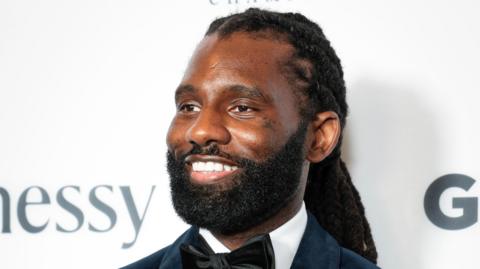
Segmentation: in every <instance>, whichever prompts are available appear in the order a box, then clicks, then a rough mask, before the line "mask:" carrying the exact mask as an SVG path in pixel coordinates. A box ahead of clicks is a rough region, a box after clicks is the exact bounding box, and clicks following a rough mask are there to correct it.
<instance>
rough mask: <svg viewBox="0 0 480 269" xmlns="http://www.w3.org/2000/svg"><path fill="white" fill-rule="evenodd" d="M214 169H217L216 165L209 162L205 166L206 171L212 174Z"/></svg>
mask: <svg viewBox="0 0 480 269" xmlns="http://www.w3.org/2000/svg"><path fill="white" fill-rule="evenodd" d="M214 169H215V165H214V164H213V162H207V164H206V165H205V171H207V172H211V171H213V170H214Z"/></svg>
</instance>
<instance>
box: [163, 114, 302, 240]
mask: <svg viewBox="0 0 480 269" xmlns="http://www.w3.org/2000/svg"><path fill="white" fill-rule="evenodd" d="M306 127H307V125H306V124H302V123H301V124H300V126H299V128H298V129H297V131H296V132H295V133H294V134H293V135H292V136H291V137H290V138H289V140H288V141H287V143H285V145H284V146H283V147H282V148H281V149H280V150H279V151H278V152H277V153H276V154H274V155H272V156H271V157H270V158H268V159H267V160H266V161H264V162H261V163H257V162H254V161H252V160H249V159H244V158H237V157H234V156H230V155H227V154H225V153H222V152H220V150H219V148H218V145H217V144H215V143H214V144H211V145H210V146H209V147H208V148H207V149H202V148H200V147H199V146H194V147H193V149H192V150H191V151H190V152H189V153H187V154H185V155H183V156H180V158H179V159H178V160H176V159H175V158H174V156H173V154H172V153H171V152H169V151H168V152H167V169H168V173H169V174H170V179H171V181H170V189H171V194H172V201H173V206H174V208H175V211H176V212H177V214H178V215H179V216H180V217H181V218H182V219H183V220H184V221H185V222H187V223H189V224H191V225H196V226H198V227H202V228H205V229H208V230H210V231H212V232H215V233H220V234H224V235H230V234H235V233H239V232H242V231H245V230H247V229H249V228H252V227H254V226H256V225H258V224H260V223H262V222H264V221H266V220H267V219H269V218H270V217H272V216H273V215H275V214H276V213H277V212H278V211H279V210H280V209H282V208H283V207H285V206H286V205H287V204H288V203H289V202H290V201H291V200H292V198H293V197H294V194H295V193H296V192H297V191H298V188H299V186H300V176H301V172H302V165H303V161H304V156H303V155H304V153H303V152H304V150H303V145H304V141H305V135H306V130H307V128H306ZM191 154H208V155H219V156H222V157H227V156H228V159H230V160H232V161H234V162H236V163H237V164H238V167H239V168H240V169H242V171H239V172H240V173H238V174H237V175H235V176H234V177H233V178H232V180H231V181H230V182H228V183H229V184H228V186H227V187H226V186H225V184H221V183H218V184H210V185H199V184H192V181H191V179H190V177H189V176H188V174H187V171H186V165H185V158H186V157H187V156H188V155H191Z"/></svg>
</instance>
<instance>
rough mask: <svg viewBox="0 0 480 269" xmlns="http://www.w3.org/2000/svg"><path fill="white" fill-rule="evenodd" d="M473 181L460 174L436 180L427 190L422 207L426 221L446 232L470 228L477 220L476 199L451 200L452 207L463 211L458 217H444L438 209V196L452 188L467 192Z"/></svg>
mask: <svg viewBox="0 0 480 269" xmlns="http://www.w3.org/2000/svg"><path fill="white" fill-rule="evenodd" d="M473 184H475V180H474V179H473V178H471V177H469V176H466V175H461V174H449V175H445V176H442V177H440V178H438V179H436V180H435V181H434V182H433V183H432V184H430V186H429V187H428V189H427V192H426V193H425V198H424V200H423V206H424V208H425V213H426V214H427V217H428V219H429V220H430V221H431V222H432V223H433V224H435V225H436V226H438V227H440V228H443V229H447V230H460V229H464V228H467V227H469V226H472V225H473V224H475V223H476V222H477V220H478V198H477V197H461V198H459V197H455V198H453V199H452V207H453V208H460V209H463V214H462V216H460V217H450V216H447V215H445V214H444V213H443V212H442V210H441V208H440V196H441V195H442V193H443V192H445V190H447V189H449V188H453V187H457V188H461V189H463V190H465V191H468V190H469V189H470V188H471V187H472V186H473Z"/></svg>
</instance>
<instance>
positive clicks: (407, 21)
mask: <svg viewBox="0 0 480 269" xmlns="http://www.w3.org/2000/svg"><path fill="white" fill-rule="evenodd" d="M477 3H478V2H477V1H466V0H463V1H456V2H452V1H438V0H437V1H415V0H404V1H396V2H388V3H387V2H386V1H372V0H365V1H354V0H351V1H346V0H345V1H329V0H322V1H313V0H312V1H307V0H290V1H288V0H277V1H275V0H270V1H267V0H263V1H262V0H256V1H255V0H250V1H248V0H238V1H236V0H210V1H209V0H197V1H193V0H191V1H148V0H139V1H124V0H122V1H108V0H95V1H94V0H84V1H60V0H45V1H34V0H20V1H18V0H17V1H13V0H3V1H1V2H0V199H1V200H0V204H1V206H2V207H0V210H1V211H0V212H1V213H2V215H1V216H2V221H1V222H0V225H1V226H0V228H1V230H0V231H1V232H0V268H2V269H3V268H5V269H10V268H27V269H29V268H32V269H33V268H35V269H41V268H72V269H73V268H116V267H119V266H121V265H125V264H127V263H130V262H132V261H134V260H136V259H138V258H140V257H143V256H145V255H147V254H149V253H151V252H154V251H156V250H158V249H160V248H161V247H163V246H165V245H167V244H169V243H170V242H172V240H174V239H175V238H176V237H177V236H178V235H179V234H180V233H182V232H183V230H184V229H185V228H186V227H187V226H186V225H185V224H184V223H182V222H181V220H180V219H179V218H178V217H177V216H176V215H175V213H174V211H173V209H172V207H171V205H170V196H169V188H168V176H167V175H166V172H165V158H164V156H165V150H166V146H165V133H166V130H167V128H168V125H169V121H170V118H171V117H172V115H173V113H174V105H173V103H174V102H173V90H174V89H175V87H176V86H177V83H178V82H179V80H180V78H181V76H182V73H183V71H184V68H185V66H186V63H187V60H188V58H189V56H190V54H191V53H192V50H193V48H194V46H195V45H196V43H197V42H198V41H199V40H200V39H201V37H202V35H203V33H204V31H205V30H206V27H207V25H208V24H209V22H210V21H211V20H212V19H213V18H215V17H217V16H221V15H226V14H229V13H231V12H234V11H239V10H243V9H245V8H247V7H249V6H260V7H264V8H269V9H273V10H279V11H300V12H302V13H304V14H305V15H307V16H308V17H310V18H311V19H313V20H315V21H316V22H318V23H319V24H320V25H321V27H322V28H323V29H324V31H325V33H326V35H327V36H328V38H329V39H330V40H331V42H332V44H333V46H334V48H335V49H336V51H337V53H338V55H339V56H340V58H341V59H342V62H343V65H344V69H345V74H346V75H345V79H346V82H347V85H348V100H349V103H350V106H351V114H350V117H349V123H348V127H347V130H346V138H345V140H346V141H345V149H344V155H345V156H344V158H345V159H346V160H347V163H348V164H349V167H350V170H351V173H352V177H353V178H354V181H355V183H356V185H357V186H358V188H359V190H360V192H361V194H362V197H363V201H364V204H365V207H366V210H367V215H368V218H369V220H370V223H371V226H372V230H373V233H374V238H375V240H376V243H377V248H378V252H379V265H381V266H382V267H384V268H392V269H401V268H420V269H427V268H429V269H447V268H448V269H450V268H472V269H473V268H478V262H477V261H476V259H477V256H478V254H479V251H478V248H479V243H480V222H478V221H477V220H476V219H475V216H478V206H477V207H475V205H478V200H475V199H474V198H478V197H479V196H480V183H478V182H477V183H476V184H475V183H474V184H473V186H472V187H471V188H470V189H469V190H463V189H461V188H446V190H445V192H443V194H442V195H441V196H440V208H441V210H442V212H443V213H444V214H445V215H447V216H448V217H449V218H453V217H461V216H465V214H466V213H467V210H466V209H465V210H464V209H461V208H460V209H454V208H452V201H453V200H455V199H457V198H459V197H460V198H461V197H473V198H468V200H469V202H471V204H473V205H471V206H470V209H471V210H470V211H469V212H468V213H469V216H470V217H471V219H473V221H472V222H471V223H470V224H469V225H468V227H465V228H462V229H457V230H447V229H444V228H439V227H438V225H436V224H434V223H433V222H432V221H430V220H429V219H428V218H427V215H426V212H425V210H424V196H425V192H426V190H427V188H428V187H429V185H430V184H431V183H432V182H434V181H435V179H437V178H439V177H441V176H443V175H446V174H451V173H457V174H463V175H467V176H469V177H471V178H473V179H474V180H475V181H478V180H479V179H480V166H479V165H478V158H476V157H475V154H477V153H478V152H479V150H480V142H479V140H478V137H479V136H480V127H479V124H478V116H480V106H479V105H477V102H478V100H479V98H480V93H479V92H478V90H479V88H480V82H479V80H478V77H479V71H478V70H480V66H479V63H480V50H479V48H480V35H479V33H480V19H479V17H478V13H479V11H480V4H477ZM433 202H435V201H433ZM437 204H438V203H437ZM65 230H68V231H66V232H65ZM135 237H136V241H135Z"/></svg>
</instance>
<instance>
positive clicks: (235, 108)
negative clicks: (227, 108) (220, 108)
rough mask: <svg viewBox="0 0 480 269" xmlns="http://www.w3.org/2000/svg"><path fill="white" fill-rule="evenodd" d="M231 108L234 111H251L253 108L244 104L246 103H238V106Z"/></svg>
mask: <svg viewBox="0 0 480 269" xmlns="http://www.w3.org/2000/svg"><path fill="white" fill-rule="evenodd" d="M233 110H234V111H235V112H251V111H253V109H252V108H251V107H249V106H246V105H238V106H236V107H234V108H233Z"/></svg>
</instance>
